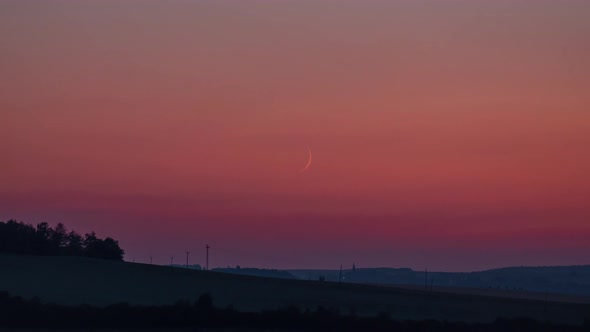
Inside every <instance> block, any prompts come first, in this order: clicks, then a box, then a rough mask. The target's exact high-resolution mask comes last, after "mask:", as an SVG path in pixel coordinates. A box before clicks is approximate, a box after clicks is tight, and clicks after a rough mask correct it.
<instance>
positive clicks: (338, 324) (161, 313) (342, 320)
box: [0, 292, 590, 332]
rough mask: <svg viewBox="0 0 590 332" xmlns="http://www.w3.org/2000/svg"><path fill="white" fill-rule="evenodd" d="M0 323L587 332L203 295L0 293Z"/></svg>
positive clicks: (544, 325)
mask: <svg viewBox="0 0 590 332" xmlns="http://www.w3.org/2000/svg"><path fill="white" fill-rule="evenodd" d="M0 313H1V314H0V327H1V328H9V327H19V328H25V327H26V328H82V329H88V328H145V327H166V328H175V327H193V328H202V327H207V328H238V327H239V328H248V329H261V330H267V329H272V330H289V331H482V332H491V331H507V332H510V331H562V332H568V331H588V330H587V329H588V328H590V322H588V321H587V322H586V323H584V324H583V325H581V326H570V325H557V324H551V323H542V322H537V321H534V320H530V319H498V320H496V321H495V322H494V323H490V324H480V323H477V324H475V323H473V324H471V323H461V322H442V321H431V320H429V321H396V320H393V319H391V318H390V317H389V316H388V315H385V314H383V315H378V316H376V317H360V316H355V315H354V314H349V315H341V314H340V313H338V312H337V311H335V310H331V309H326V308H322V307H318V308H317V309H316V310H313V311H312V310H306V311H301V310H300V309H299V308H297V307H295V306H290V307H287V308H284V309H280V310H273V311H265V312H259V313H252V312H250V313H248V312H238V311H236V310H234V309H233V308H231V307H229V308H226V309H218V308H215V307H214V306H213V299H212V298H211V296H210V295H209V294H202V295H201V296H200V297H199V298H198V299H197V301H195V302H194V303H190V302H188V301H181V302H177V303H176V304H175V305H168V306H131V305H129V304H127V303H120V304H114V305H110V306H107V307H92V306H75V307H74V306H62V305H56V304H43V303H41V302H40V300H39V299H38V298H33V299H31V300H25V299H23V298H20V297H11V296H10V295H9V294H8V293H5V292H0Z"/></svg>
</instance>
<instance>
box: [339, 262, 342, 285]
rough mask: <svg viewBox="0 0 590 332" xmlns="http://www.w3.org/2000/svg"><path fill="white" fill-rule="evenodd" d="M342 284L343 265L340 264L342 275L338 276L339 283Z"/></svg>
mask: <svg viewBox="0 0 590 332" xmlns="http://www.w3.org/2000/svg"><path fill="white" fill-rule="evenodd" d="M341 282H342V264H340V274H338V283H341Z"/></svg>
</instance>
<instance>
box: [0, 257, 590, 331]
mask: <svg viewBox="0 0 590 332" xmlns="http://www.w3.org/2000/svg"><path fill="white" fill-rule="evenodd" d="M0 266H2V270H1V273H0V291H6V292H9V293H10V294H12V295H17V296H22V297H25V298H31V297H35V296H36V297H39V298H40V300H41V301H42V302H54V303H60V304H67V305H79V304H91V305H98V306H105V305H109V304H113V303H119V302H128V303H130V304H144V305H159V304H173V303H175V302H177V301H179V300H188V301H194V300H195V299H196V298H197V297H198V296H199V295H200V294H203V293H209V294H211V296H212V297H213V300H214V304H215V305H216V306H218V307H226V306H229V305H233V306H234V307H235V308H236V309H238V310H241V311H261V310H266V309H275V308H279V307H286V306H288V305H291V304H292V305H296V306H298V307H300V308H309V309H315V308H316V307H318V306H323V307H327V308H334V309H337V310H339V311H340V312H342V313H349V312H355V313H356V314H359V315H375V314H378V313H388V314H390V315H391V317H392V318H395V319H438V320H451V321H472V322H475V321H477V322H490V321H493V320H494V319H496V318H497V317H507V318H509V317H530V318H534V319H539V320H546V319H547V320H550V321H553V322H557V323H573V324H578V323H581V322H583V320H584V319H585V318H590V304H588V303H570V302H567V301H565V302H558V301H539V300H530V299H518V298H506V297H499V296H482V295H474V294H464V293H463V294H461V293H450V292H438V291H428V292H427V291H424V290H418V289H408V288H401V287H391V286H387V287H383V286H372V285H362V284H346V283H342V284H339V283H334V282H319V281H306V280H289V279H276V278H263V277H255V276H245V275H235V274H226V273H219V272H212V271H198V270H190V269H181V268H174V267H165V266H156V265H147V264H135V263H127V262H117V261H107V260H98V259H89V258H80V257H37V256H15V255H0Z"/></svg>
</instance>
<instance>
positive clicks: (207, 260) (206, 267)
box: [205, 244, 211, 270]
mask: <svg viewBox="0 0 590 332" xmlns="http://www.w3.org/2000/svg"><path fill="white" fill-rule="evenodd" d="M209 248H211V247H209V245H208V244H206V245H205V257H206V259H205V270H209Z"/></svg>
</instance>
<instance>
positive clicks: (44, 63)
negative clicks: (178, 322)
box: [0, 0, 590, 270]
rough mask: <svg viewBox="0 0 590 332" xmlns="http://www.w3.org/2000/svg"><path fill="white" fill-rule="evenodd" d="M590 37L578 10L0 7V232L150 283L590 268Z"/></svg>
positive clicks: (142, 4)
mask: <svg viewBox="0 0 590 332" xmlns="http://www.w3.org/2000/svg"><path fill="white" fill-rule="evenodd" d="M588 31H590V2H587V1H582V0H580V1H573V0H572V1H549V0H546V1H524V0H523V1H507V0H506V1H467V0H462V1H450V0H449V1H435V0H430V1H409V0H407V1H335V0H334V1H285V2H283V1H281V2H279V1H270V0H269V1H248V2H246V1H213V0H209V1H187V0H175V1H143V0H142V1H139V0H137V1H98V0H95V1H73V0H72V1H63V0H62V1H32V0H27V1H22V0H18V1H17V0H9V1H7V0H2V1H0V40H1V41H2V43H1V46H0V48H1V52H0V71H1V72H2V75H1V76H0V152H1V156H2V161H1V162H0V220H2V219H9V218H17V219H19V220H23V221H26V222H31V223H37V222H40V221H48V222H50V223H52V224H55V223H57V222H64V223H66V225H68V226H70V227H72V228H75V229H78V230H80V231H82V232H84V231H89V230H96V231H97V232H98V233H99V235H101V236H107V235H110V236H113V237H115V238H117V239H119V240H120V242H121V244H122V246H123V247H124V248H125V249H127V256H126V259H128V260H131V259H136V260H137V261H147V260H149V259H148V257H149V256H150V255H152V256H154V261H155V262H158V263H165V262H169V256H171V255H176V256H178V257H179V258H178V259H179V260H180V257H181V256H182V253H183V252H184V251H185V250H192V251H194V252H200V251H201V250H202V249H201V248H202V247H203V246H204V245H205V243H208V244H210V245H211V246H212V247H213V248H214V249H218V250H212V255H213V259H212V262H213V266H225V265H228V264H229V265H236V264H240V265H242V266H254V265H256V266H261V267H262V266H266V267H281V268H295V267H325V268H337V267H338V266H339V265H340V263H343V264H345V265H351V264H352V261H355V262H356V263H357V266H408V267H413V268H418V269H422V268H424V266H428V267H431V268H432V269H439V270H473V269H481V268H488V267H496V266H504V265H530V264H533V265H543V264H588V263H590V262H589V261H588V257H587V255H586V253H587V252H588V250H590V241H588V240H586V239H587V238H590V225H589V224H588V222H589V221H590V207H588V206H589V204H588V201H589V198H590V176H589V174H588V171H589V170H590V156H589V154H588V146H589V144H590V111H589V109H588V105H590V93H588V91H590V43H589V42H588V33H587V32H588ZM308 146H309V147H310V148H311V150H312V151H313V163H312V164H311V167H310V168H309V170H308V171H306V172H304V173H298V172H297V171H298V170H299V169H301V168H302V167H303V166H304V165H305V163H306V162H307V148H308ZM203 251H204V250H203ZM194 259H195V263H202V260H203V259H202V257H200V256H199V255H198V254H196V256H195V257H194Z"/></svg>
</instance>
